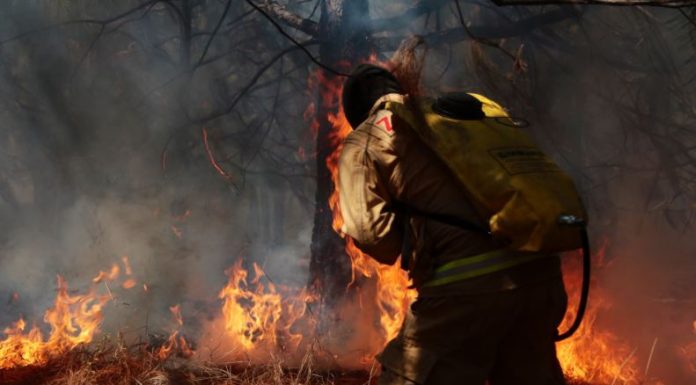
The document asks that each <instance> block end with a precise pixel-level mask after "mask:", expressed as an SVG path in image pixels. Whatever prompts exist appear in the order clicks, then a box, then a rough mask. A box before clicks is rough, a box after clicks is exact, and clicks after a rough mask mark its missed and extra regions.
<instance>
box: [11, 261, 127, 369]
mask: <svg viewBox="0 0 696 385" xmlns="http://www.w3.org/2000/svg"><path fill="white" fill-rule="evenodd" d="M112 271H113V269H112ZM100 275H101V274H100ZM100 281H101V280H100ZM57 286H58V294H57V295H56V299H55V302H54V304H53V307H51V308H50V309H48V310H47V311H46V313H45V314H44V321H45V322H46V323H47V324H49V325H50V327H51V332H50V334H49V336H48V338H47V339H44V336H43V334H42V332H41V330H40V329H39V328H38V327H37V326H34V327H32V328H31V330H29V331H28V332H26V333H25V332H24V330H25V329H26V322H25V321H24V319H22V318H20V319H19V320H18V321H17V322H15V323H14V325H13V326H11V327H9V328H6V329H5V330H4V333H5V335H7V338H5V339H4V340H2V341H0V369H6V368H12V367H17V366H27V365H42V364H45V363H46V362H48V361H49V360H50V359H51V358H53V357H56V356H58V355H60V354H62V353H65V352H67V351H69V350H71V349H73V348H75V347H76V346H78V345H81V344H85V343H89V342H91V341H92V339H93V338H94V335H95V333H97V331H98V329H99V325H100V324H101V321H102V308H103V306H104V305H105V304H106V303H107V302H108V301H109V299H110V297H109V296H99V295H96V294H95V293H94V292H93V291H90V292H89V293H87V294H84V295H79V294H78V295H70V294H69V292H68V285H67V283H66V282H65V280H64V279H63V277H61V276H57Z"/></svg>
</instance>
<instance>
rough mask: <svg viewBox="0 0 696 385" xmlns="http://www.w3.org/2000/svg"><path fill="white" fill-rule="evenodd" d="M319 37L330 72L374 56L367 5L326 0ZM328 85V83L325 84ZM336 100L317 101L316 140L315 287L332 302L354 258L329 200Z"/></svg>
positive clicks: (323, 95)
mask: <svg viewBox="0 0 696 385" xmlns="http://www.w3.org/2000/svg"><path fill="white" fill-rule="evenodd" d="M321 12H322V14H321V19H320V25H319V35H320V36H321V37H322V43H321V46H320V48H319V56H320V57H319V60H320V61H321V62H322V63H324V64H325V65H327V66H329V67H331V68H341V69H342V70H344V71H345V70H347V69H349V67H350V65H351V64H353V63H356V62H358V61H360V60H361V59H365V58H367V56H368V55H369V53H370V47H369V40H368V36H369V31H368V28H367V26H368V25H369V15H368V1H367V0H353V1H346V0H327V1H325V2H322V6H321ZM319 76H320V77H321V79H322V80H323V81H324V82H325V83H329V84H340V82H341V81H342V80H343V79H340V78H338V77H337V76H336V75H334V74H329V73H327V72H326V71H322V73H320V74H319ZM324 85H326V84H324ZM338 110H339V100H338V97H337V95H335V94H331V95H329V94H328V92H327V91H326V90H320V92H319V95H318V98H317V109H316V111H317V116H316V117H317V122H318V132H317V136H316V168H317V177H316V183H317V184H316V186H317V187H316V193H315V203H314V205H315V206H314V207H315V211H314V229H313V231H312V245H311V254H312V255H311V263H310V283H311V284H313V285H316V286H317V287H318V288H320V290H322V292H323V293H324V296H325V298H327V299H328V300H329V302H331V300H333V299H336V298H337V297H339V296H340V295H341V293H342V292H343V290H344V289H345V287H346V285H347V284H348V282H349V280H350V274H351V273H350V272H351V266H350V259H349V258H348V256H347V255H346V253H345V250H344V249H345V244H344V242H343V240H342V239H341V238H340V237H339V236H338V235H337V234H336V232H335V231H334V230H333V228H332V223H333V216H332V212H331V208H330V207H329V199H330V197H331V195H332V193H333V191H334V185H333V182H332V179H331V171H330V170H329V168H328V166H327V159H328V158H329V157H330V155H331V154H332V153H334V151H336V145H337V143H335V142H334V141H332V140H331V134H332V131H333V130H334V128H333V126H332V124H331V122H330V121H329V119H328V117H329V115H336V114H338Z"/></svg>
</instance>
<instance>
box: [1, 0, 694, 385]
mask: <svg viewBox="0 0 696 385" xmlns="http://www.w3.org/2000/svg"><path fill="white" fill-rule="evenodd" d="M60 3H62V2H60ZM116 3H120V4H116ZM233 3H234V5H233V6H232V7H231V9H230V15H229V16H228V20H235V22H234V23H230V24H229V25H228V24H227V23H223V24H222V27H221V34H220V35H219V37H218V38H216V39H214V40H212V41H211V42H210V47H211V48H210V50H209V53H208V56H205V57H203V59H202V60H201V57H202V56H199V55H201V54H202V52H204V48H205V46H206V45H207V44H208V39H207V37H205V36H203V37H200V36H192V37H191V38H192V41H191V49H190V51H188V55H186V52H184V50H183V49H182V47H183V46H184V42H183V41H182V39H181V38H180V36H179V34H180V33H181V28H180V27H181V25H180V23H179V22H178V21H177V20H176V17H173V16H171V15H172V10H171V9H170V8H168V6H167V5H165V4H163V3H162V4H157V5H155V6H153V7H152V8H151V9H149V10H148V9H143V10H141V11H139V12H136V13H133V14H132V15H131V16H130V17H128V18H127V19H126V20H128V22H127V23H124V24H123V25H121V24H108V25H106V26H104V29H103V30H102V28H101V25H99V24H94V23H77V24H75V25H62V24H61V23H63V22H65V21H67V20H86V19H95V20H99V19H103V18H107V17H109V16H113V15H115V14H119V13H120V12H122V11H124V10H126V9H129V6H130V7H134V6H135V5H137V4H136V3H135V2H128V1H126V2H113V4H112V3H109V4H108V5H104V4H99V5H90V4H89V2H80V1H75V2H71V4H70V5H64V4H63V5H57V3H56V2H50V1H39V0H37V1H23V2H6V3H3V5H1V6H0V7H1V8H0V11H1V13H0V20H2V22H1V23H0V25H1V26H2V27H0V28H2V30H0V40H2V41H3V43H2V45H1V46H0V50H1V51H2V56H1V57H2V59H0V123H1V125H0V127H1V128H0V325H2V326H4V325H8V324H9V323H10V322H12V321H14V320H16V319H17V317H18V316H19V315H20V314H23V315H24V316H25V317H26V318H27V319H29V320H36V321H40V319H41V315H42V312H43V311H44V310H45V309H46V308H47V307H48V306H50V303H51V301H52V299H53V297H54V295H55V293H54V291H53V290H52V288H53V287H54V280H55V274H61V275H63V276H64V277H65V278H66V279H67V281H68V283H69V284H70V286H71V288H74V289H86V288H87V287H88V286H89V285H90V282H91V278H92V277H93V276H95V275H96V274H97V272H98V271H99V270H103V269H107V268H108V266H110V265H111V264H112V263H118V262H119V261H120V260H121V257H122V256H124V255H125V256H128V257H129V260H130V262H131V264H132V267H133V272H134V273H133V274H134V277H135V278H136V279H137V282H138V286H136V287H135V288H134V289H132V290H131V291H122V290H119V289H116V290H118V292H117V300H116V301H114V303H113V304H112V306H110V307H109V308H108V310H107V314H106V317H105V319H106V324H105V325H104V329H106V330H107V331H111V332H114V331H123V332H126V334H127V335H128V336H129V337H132V338H134V339H135V338H140V337H143V336H145V335H146V334H147V333H149V332H160V331H162V330H168V328H169V326H170V323H171V321H170V314H169V310H168V308H169V306H172V305H174V304H177V303H180V304H181V305H182V313H183V315H184V322H185V325H186V328H187V331H188V332H191V333H195V331H196V329H197V325H199V324H200V323H204V322H205V321H206V320H210V319H211V318H213V317H214V316H215V314H216V313H215V312H216V311H218V309H219V304H220V302H219V301H218V299H217V296H216V295H217V293H218V291H219V290H220V289H221V288H222V287H223V286H224V284H225V282H226V276H225V274H224V273H223V271H224V269H225V268H227V267H229V266H230V265H232V264H233V263H234V262H235V261H236V260H237V259H239V258H243V259H245V260H246V261H248V262H250V261H256V262H257V263H259V264H260V265H262V266H263V267H264V270H265V271H266V273H267V275H268V276H269V277H270V278H271V279H272V280H273V281H274V282H279V283H286V284H288V285H292V286H300V285H303V284H304V282H306V274H307V271H308V264H309V243H310V241H311V228H312V223H311V218H312V209H313V206H312V201H311V199H310V197H312V196H313V195H312V194H313V192H314V184H313V180H312V178H313V175H314V169H313V167H314V162H313V159H312V154H313V151H314V149H313V144H312V140H313V133H312V132H311V131H310V130H309V128H308V127H307V122H306V120H305V119H303V117H302V111H304V110H305V109H306V106H307V105H308V104H309V103H310V102H311V101H313V100H314V98H315V97H316V96H315V95H307V94H306V87H307V85H306V80H307V78H308V73H309V70H310V69H311V67H309V66H308V62H307V59H306V57H305V56H303V55H304V54H303V53H301V52H290V53H288V54H287V55H285V56H283V57H282V58H280V59H277V60H276V59H274V57H275V56H276V54H277V52H280V51H282V50H283V49H286V48H287V47H288V43H287V41H286V40H284V39H283V38H282V37H281V36H279V35H278V34H277V32H276V31H275V30H274V29H273V28H272V27H271V26H268V25H266V24H263V23H261V22H260V21H259V20H256V19H253V18H252V17H250V16H245V12H246V9H245V8H244V5H243V4H242V2H239V4H237V2H233ZM411 3H412V2H409V1H404V2H396V1H372V2H370V13H371V15H372V17H373V18H374V19H375V20H378V21H381V24H378V25H379V26H382V27H383V26H385V25H386V26H395V27H394V30H386V31H385V32H380V33H379V34H377V36H376V37H375V41H376V42H377V44H378V48H379V49H380V51H378V52H376V54H377V55H378V56H379V57H380V58H387V57H389V56H390V55H391V54H392V53H393V52H392V51H393V50H395V49H396V47H397V46H398V43H399V42H400V40H401V39H400V38H401V37H402V36H407V35H410V34H412V33H415V34H420V35H423V36H424V38H425V40H426V41H427V42H428V46H429V50H428V54H427V58H426V66H425V68H424V83H423V86H424V92H425V93H431V94H434V93H437V92H443V91H453V90H467V91H473V92H480V93H482V94H484V95H489V96H490V97H491V98H493V99H495V100H498V101H500V102H501V104H503V105H505V106H507V107H508V108H509V109H510V110H511V113H512V114H513V115H514V116H520V117H523V118H525V119H527V120H529V121H530V123H532V124H531V126H530V130H531V131H530V132H531V134H532V135H534V137H535V138H536V139H537V141H538V142H539V143H540V145H541V146H542V147H543V148H544V149H546V150H547V151H548V152H549V153H550V154H551V155H552V156H554V157H555V158H556V159H557V160H558V162H559V163H560V164H561V165H562V166H563V167H564V168H566V169H567V170H569V172H571V174H572V175H573V176H574V178H575V180H576V181H577V183H578V186H579V188H580V190H581V191H582V194H583V196H584V199H585V201H586V202H587V205H588V208H589V209H590V213H591V228H590V230H591V232H592V238H593V240H594V243H595V244H602V242H604V240H606V244H607V245H608V246H607V255H606V259H607V263H606V266H605V267H603V268H599V269H597V271H596V274H595V277H596V285H598V286H601V287H602V288H603V289H604V291H603V292H604V293H610V295H611V301H612V303H613V307H612V308H611V311H608V312H606V313H604V314H603V315H602V319H600V323H601V324H603V325H604V326H606V327H607V328H608V329H610V330H612V331H613V332H614V333H615V334H617V335H618V336H619V337H620V338H621V339H622V340H623V341H626V343H627V344H629V345H630V346H631V347H635V348H636V349H637V350H636V351H637V353H636V357H637V359H638V362H639V363H641V365H644V364H645V363H646V362H647V361H648V356H649V354H650V350H651V349H650V348H651V346H652V344H653V342H654V341H655V339H656V338H657V339H658V343H657V345H656V348H655V352H654V357H653V359H652V368H651V369H650V373H651V374H654V375H655V376H658V377H660V378H662V379H664V381H665V382H666V383H668V384H680V383H686V382H688V378H689V377H688V375H689V373H686V372H684V369H683V368H684V366H683V365H681V363H680V362H678V360H679V359H680V358H679V355H678V351H679V348H680V347H682V346H685V345H686V344H687V343H689V342H692V341H693V339H694V335H693V331H692V322H693V321H694V320H696V313H695V312H694V309H695V308H696V307H694V301H695V300H696V299H695V298H694V294H693V293H694V292H695V290H694V289H696V288H695V287H694V282H696V279H695V278H696V261H695V260H694V256H693V250H694V247H695V246H696V244H695V243H694V240H693V239H691V238H692V237H690V234H691V233H692V232H693V228H692V226H691V222H692V219H693V210H694V206H693V202H694V195H693V191H694V185H693V182H692V180H691V179H692V175H693V169H692V168H693V162H691V158H690V157H691V156H693V151H691V149H692V147H693V146H694V145H695V144H696V143H694V141H695V137H694V132H693V127H694V122H695V121H696V112H694V109H693V106H694V82H693V80H690V79H691V78H692V77H693V76H694V73H693V57H694V46H693V41H694V40H693V36H692V35H693V28H692V27H689V24H688V22H686V19H684V18H683V17H682V16H680V14H679V13H677V12H675V11H673V10H659V9H647V10H646V9H614V8H611V9H610V8H600V7H594V8H593V7H581V8H577V11H578V12H577V13H570V9H567V11H568V12H569V13H568V15H567V17H565V18H563V19H559V20H558V21H555V22H550V23H549V24H546V25H543V26H542V25H533V24H534V23H526V24H525V23H522V22H518V21H519V20H529V18H532V17H534V16H535V15H539V14H542V13H544V12H545V10H542V9H539V8H532V7H530V8H522V7H515V8H497V7H489V6H481V5H478V4H476V3H467V4H465V7H464V17H465V19H466V20H465V21H466V22H470V23H471V25H470V32H469V34H466V33H464V31H462V30H461V25H460V21H459V19H458V17H457V16H455V13H454V12H453V9H450V8H449V7H448V6H444V7H443V8H442V10H441V11H440V12H439V13H432V14H430V15H423V14H419V15H415V14H414V15H411V14H405V13H403V12H404V10H405V9H407V8H408V7H409V6H410V5H412V4H411ZM206 4H207V3H206ZM209 5H210V4H209ZM312 6H313V4H303V5H297V6H296V9H295V10H296V11H298V12H301V13H302V14H310V13H311V11H312ZM201 12H202V14H201V15H200V16H199V17H198V18H197V19H196V20H195V23H196V24H195V27H196V28H199V29H200V30H211V29H212V28H213V27H214V26H215V24H216V23H217V21H218V18H219V17H220V9H219V7H216V6H214V5H210V6H209V7H208V8H206V9H205V10H204V11H201ZM315 15H316V14H315ZM394 15H398V16H401V17H400V18H393V19H392V18H391V17H394ZM542 22H543V20H541V21H538V22H537V23H542ZM376 25H377V24H376ZM529 25H533V26H532V27H533V28H532V27H529ZM46 26H50V28H47V27H46ZM513 27H514V28H513ZM511 29H512V30H514V32H515V33H510V34H509V35H510V36H504V37H505V39H503V40H498V39H492V41H495V42H496V43H499V45H498V46H497V47H496V46H491V45H490V44H484V43H483V42H481V40H480V39H477V38H478V37H479V34H480V35H481V36H484V37H486V36H488V35H485V34H484V32H485V33H489V32H491V31H493V32H496V33H501V34H504V32H505V31H509V30H511ZM455 30H456V33H455V32H451V31H455ZM448 31H450V32H448ZM453 36H454V37H456V39H455V38H453ZM477 40H478V41H477ZM454 41H459V42H458V43H453V42H454ZM489 42H490V41H489ZM212 59H216V60H214V61H211V62H209V63H208V62H207V60H212ZM186 60H188V63H186V62H184V61H186ZM273 60H275V61H273ZM199 62H200V63H201V66H200V67H196V70H195V71H190V70H189V69H190V67H191V66H195V65H196V63H199ZM268 63H271V65H269V66H268V70H267V71H266V72H264V73H263V74H262V75H260V78H259V80H258V81H257V82H256V83H255V84H254V85H253V86H251V88H250V89H249V91H248V92H247V93H246V94H245V95H244V96H243V97H240V98H239V101H238V102H236V104H235V105H232V108H230V106H231V102H232V101H234V100H237V99H238V97H239V96H240V90H243V89H244V88H245V87H246V86H247V85H248V84H250V83H249V80H250V79H252V78H253V77H254V76H255V75H256V74H257V73H258V71H259V69H260V68H262V67H263V66H265V65H267V64H268ZM230 111H231V112H230ZM227 112H230V113H229V114H227ZM218 115H219V116H218ZM202 128H206V130H207V132H208V133H209V137H210V141H211V146H210V147H211V153H207V152H206V151H205V149H204V147H203V146H202V143H201V130H202ZM210 157H213V158H214V159H217V160H218V161H219V162H220V164H221V165H222V166H223V167H225V169H226V170H227V171H228V172H229V173H230V174H231V175H233V176H234V177H235V178H234V180H233V181H228V180H226V179H225V178H223V177H222V176H221V175H219V174H218V173H216V171H215V169H214V168H213V167H212V166H211V164H210ZM248 262H247V263H248ZM143 284H146V285H147V287H148V291H145V290H144V288H143V286H142V285H143ZM98 290H101V291H104V290H106V288H104V287H99V288H98ZM15 292H16V293H17V294H19V300H14V299H12V294H13V293H15ZM590 301H592V298H591V299H590ZM571 306H572V304H571ZM351 310H354V311H353V313H356V312H357V310H355V309H348V310H345V309H344V311H345V312H346V313H350V312H351ZM367 324H369V322H367V321H366V322H361V323H359V325H367ZM346 327H347V326H346ZM340 332H343V330H340V331H338V330H337V331H336V333H340ZM359 332H361V333H367V334H369V333H370V331H369V330H367V331H359ZM346 334H349V333H348V332H346ZM350 348H351V349H352V348H353V347H352V346H351V347H350ZM356 349H357V348H356Z"/></svg>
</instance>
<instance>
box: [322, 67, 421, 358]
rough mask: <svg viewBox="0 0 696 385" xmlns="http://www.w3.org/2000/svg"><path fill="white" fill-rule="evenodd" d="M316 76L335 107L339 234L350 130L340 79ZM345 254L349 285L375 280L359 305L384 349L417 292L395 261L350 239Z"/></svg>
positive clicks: (333, 164)
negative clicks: (374, 323) (384, 260)
mask: <svg viewBox="0 0 696 385" xmlns="http://www.w3.org/2000/svg"><path fill="white" fill-rule="evenodd" d="M370 61H372V62H375V57H374V56H373V57H372V58H371V59H370ZM378 64H379V63H378ZM381 64H382V65H383V66H384V65H385V64H384V63H381ZM315 76H316V79H315V80H314V81H312V80H310V84H320V85H321V88H320V92H321V97H322V101H323V103H324V104H325V105H327V106H337V107H338V112H337V113H336V114H332V113H329V115H328V116H327V119H328V121H329V123H330V124H331V126H332V128H333V130H332V131H331V133H330V134H329V141H330V145H331V146H332V147H333V148H334V151H333V152H332V153H331V155H330V156H329V157H328V158H327V159H326V166H327V167H328V169H329V171H330V172H331V180H332V182H333V185H334V191H333V193H332V195H331V197H330V199H329V207H330V208H331V211H332V213H333V228H334V230H335V231H336V232H338V233H339V234H340V233H341V226H342V225H343V217H342V216H341V209H340V202H339V190H338V159H339V156H340V153H341V149H342V148H343V140H344V139H345V138H346V137H347V136H348V134H350V133H351V131H352V130H353V129H352V128H351V126H350V124H349V123H348V120H347V119H346V117H345V114H344V112H343V108H342V103H341V100H340V97H341V91H342V87H343V84H342V80H341V79H339V78H336V77H333V78H327V77H326V76H324V74H323V72H321V71H319V72H317V73H316V74H315ZM342 235H343V234H342ZM346 253H347V254H348V256H350V258H351V261H352V265H353V279H352V282H355V281H356V279H357V278H359V277H365V278H370V279H373V280H375V281H376V285H377V288H376V290H377V297H376V298H374V297H371V296H369V295H368V293H363V292H360V293H359V294H358V295H360V296H365V298H360V299H359V301H360V303H362V304H366V303H367V304H371V305H372V307H374V308H375V309H376V311H377V312H378V316H379V320H380V326H381V329H382V330H381V333H380V334H381V335H382V336H384V341H382V343H381V345H382V346H383V345H384V344H386V342H388V341H389V340H391V339H392V338H394V337H395V336H396V335H397V334H398V332H399V329H400V327H401V323H402V322H403V319H404V317H405V314H406V311H407V310H408V306H409V305H410V303H411V302H413V300H414V299H415V298H416V291H415V290H410V289H407V288H408V287H409V279H408V275H407V274H406V272H404V271H403V270H401V268H400V267H399V266H400V264H399V263H398V262H397V263H396V264H394V265H392V266H387V265H382V264H380V263H378V262H377V261H375V260H374V259H372V258H370V257H369V256H368V255H366V254H364V253H363V252H361V251H360V250H359V249H358V248H357V247H356V246H355V243H354V242H353V241H352V240H351V239H350V238H347V239H346ZM374 353H375V354H376V353H377V352H374Z"/></svg>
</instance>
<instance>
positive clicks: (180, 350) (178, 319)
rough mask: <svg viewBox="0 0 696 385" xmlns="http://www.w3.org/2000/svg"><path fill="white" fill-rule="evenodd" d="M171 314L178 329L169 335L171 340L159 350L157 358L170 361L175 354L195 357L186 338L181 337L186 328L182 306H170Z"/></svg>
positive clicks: (156, 354)
mask: <svg viewBox="0 0 696 385" xmlns="http://www.w3.org/2000/svg"><path fill="white" fill-rule="evenodd" d="M169 312H171V313H172V318H173V319H174V322H175V323H176V328H175V329H174V331H173V332H172V333H171V334H170V335H169V338H167V342H166V343H164V345H162V346H161V347H160V348H159V349H157V351H156V352H155V356H156V357H157V358H159V359H160V360H162V361H164V360H166V359H168V358H169V357H171V356H172V355H173V354H175V353H176V354H177V355H179V356H181V357H186V358H188V357H191V356H193V354H194V351H193V349H192V348H191V346H190V345H189V343H188V341H186V338H184V336H182V335H180V332H181V328H182V327H183V326H184V318H183V317H182V315H181V306H180V305H178V304H177V305H174V306H170V307H169Z"/></svg>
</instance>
